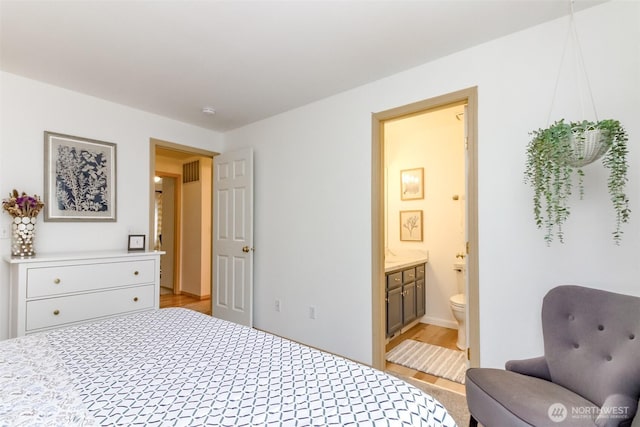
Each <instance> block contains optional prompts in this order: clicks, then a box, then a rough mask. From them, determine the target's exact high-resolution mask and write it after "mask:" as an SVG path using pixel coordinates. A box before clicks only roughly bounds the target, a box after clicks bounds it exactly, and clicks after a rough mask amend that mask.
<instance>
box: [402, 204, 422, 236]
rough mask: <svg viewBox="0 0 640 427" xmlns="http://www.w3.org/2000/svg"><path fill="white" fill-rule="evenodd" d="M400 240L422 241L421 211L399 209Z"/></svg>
mask: <svg viewBox="0 0 640 427" xmlns="http://www.w3.org/2000/svg"><path fill="white" fill-rule="evenodd" d="M400 240H401V241H404V242H422V211H400Z"/></svg>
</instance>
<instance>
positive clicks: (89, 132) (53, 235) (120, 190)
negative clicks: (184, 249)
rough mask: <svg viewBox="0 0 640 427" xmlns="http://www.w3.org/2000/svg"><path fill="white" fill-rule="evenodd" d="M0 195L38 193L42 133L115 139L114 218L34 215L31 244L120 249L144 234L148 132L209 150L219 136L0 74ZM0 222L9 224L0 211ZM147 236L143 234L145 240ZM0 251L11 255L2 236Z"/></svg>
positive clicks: (2, 291)
mask: <svg viewBox="0 0 640 427" xmlns="http://www.w3.org/2000/svg"><path fill="white" fill-rule="evenodd" d="M0 93H1V96H0V196H2V198H6V197H7V196H8V194H9V192H10V191H11V190H12V189H13V188H16V189H17V190H18V191H25V192H27V193H29V194H33V193H36V194H39V195H41V196H42V194H43V185H44V184H43V182H44V176H43V164H44V157H43V152H44V149H43V147H44V142H43V141H44V135H43V132H44V131H52V132H59V133H64V134H70V135H75V136H81V137H85V138H92V139H97V140H101V141H108V142H114V143H116V144H117V222H110V223H109V222H104V223H78V222H71V223H63V222H46V223H45V222H43V218H44V215H42V214H41V215H39V217H38V223H37V225H36V226H37V231H36V233H37V234H36V238H35V249H36V251H37V252H39V253H46V252H64V251H79V250H82V251H84V250H116V249H122V250H126V248H127V235H128V234H130V233H134V234H135V233H139V234H148V232H149V188H150V186H149V139H150V138H152V137H154V138H158V139H161V140H164V141H171V142H175V143H180V144H184V145H190V146H193V147H198V148H202V149H206V150H211V151H219V150H220V149H221V147H222V135H221V134H219V133H216V132H212V131H209V130H206V129H202V128H198V127H195V126H190V125H187V124H184V123H181V122H177V121H174V120H169V119H166V118H163V117H160V116H156V115H153V114H149V113H146V112H142V111H139V110H135V109H132V108H129V107H125V106H122V105H118V104H114V103H111V102H107V101H105V100H101V99H98V98H94V97H90V96H86V95H82V94H79V93H77V92H71V91H68V90H65V89H61V88H58V87H55V86H51V85H47V84H43V83H40V82H36V81H33V80H29V79H25V78H22V77H19V76H16V75H13V74H9V73H5V72H1V73H0ZM0 221H1V222H0V224H1V225H2V226H3V227H4V226H7V227H8V224H9V221H10V218H9V215H7V214H2V215H0ZM147 241H149V239H147ZM0 254H1V255H2V257H8V256H10V242H9V240H0ZM8 280H9V273H8V268H7V264H6V263H4V262H1V263H0V284H1V286H0V339H3V338H6V337H7V335H8Z"/></svg>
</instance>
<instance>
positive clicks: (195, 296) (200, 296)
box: [178, 291, 211, 301]
mask: <svg viewBox="0 0 640 427" xmlns="http://www.w3.org/2000/svg"><path fill="white" fill-rule="evenodd" d="M178 295H186V296H189V297H192V298H195V299H198V300H200V301H204V300H208V299H211V295H196V294H192V293H189V292H185V291H182V292H180V293H179V294H178Z"/></svg>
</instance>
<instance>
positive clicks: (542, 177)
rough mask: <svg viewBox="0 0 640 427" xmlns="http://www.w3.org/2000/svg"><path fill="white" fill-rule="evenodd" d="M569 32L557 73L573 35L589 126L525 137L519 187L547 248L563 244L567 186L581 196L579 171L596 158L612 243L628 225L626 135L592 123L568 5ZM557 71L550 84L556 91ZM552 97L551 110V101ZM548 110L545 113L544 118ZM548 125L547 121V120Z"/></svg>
mask: <svg viewBox="0 0 640 427" xmlns="http://www.w3.org/2000/svg"><path fill="white" fill-rule="evenodd" d="M569 26H570V30H571V31H569V34H568V36H567V41H566V43H565V49H564V51H563V52H562V59H561V61H560V70H561V69H562V62H563V60H564V56H565V53H566V48H567V45H568V42H569V37H570V36H573V39H574V42H575V46H576V49H577V53H578V55H577V56H578V58H579V60H580V61H579V65H580V66H581V67H582V71H583V73H584V77H585V81H586V83H587V89H588V93H589V96H590V100H591V106H592V108H593V112H594V115H595V117H596V120H595V121H587V120H583V121H579V122H569V123H566V122H565V121H564V119H561V120H559V121H556V122H555V123H553V125H551V126H549V127H548V128H546V129H538V130H537V131H533V132H531V135H532V137H533V138H532V139H531V141H530V142H529V145H528V146H527V163H526V170H525V182H526V183H528V184H529V185H531V187H532V188H533V212H534V217H535V222H536V225H537V226H538V228H544V230H545V236H544V239H545V241H546V242H547V245H549V244H551V242H552V241H553V238H554V236H555V237H557V238H558V240H560V243H564V233H563V230H562V225H563V224H564V223H565V221H566V220H567V218H568V217H569V213H570V210H569V196H570V195H571V191H572V188H573V181H574V180H575V178H577V180H578V187H579V192H580V198H582V195H583V194H584V185H583V177H584V172H583V170H582V167H584V166H587V165H589V164H591V163H593V162H595V161H596V160H598V159H600V158H602V164H603V165H604V167H605V168H607V169H609V178H608V180H607V188H608V190H609V196H610V198H611V202H612V204H613V209H614V211H615V216H616V218H615V229H614V231H613V240H614V242H615V243H616V244H620V240H621V238H622V230H621V226H622V224H624V223H626V222H628V220H629V214H630V212H631V211H630V210H629V200H628V198H627V195H626V193H625V185H626V183H627V168H628V166H627V159H626V156H627V140H628V138H627V133H626V131H625V130H624V128H623V127H622V125H621V124H620V122H619V121H617V120H601V121H599V120H598V119H597V117H598V114H597V112H596V108H595V103H594V102H593V95H592V93H591V87H590V86H589V79H588V77H587V72H586V67H585V66H584V60H583V59H582V52H581V50H580V43H579V41H578V35H577V32H576V29H575V22H574V18H573V2H572V3H571V14H570V21H569ZM559 81H560V72H558V79H557V80H556V87H555V91H556V92H557V89H558V83H559ZM556 92H554V95H553V99H552V102H551V106H552V107H553V101H554V100H555V94H556ZM550 116H551V111H550V112H549V117H550ZM547 122H549V120H548V121H547Z"/></svg>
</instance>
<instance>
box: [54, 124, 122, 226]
mask: <svg viewBox="0 0 640 427" xmlns="http://www.w3.org/2000/svg"><path fill="white" fill-rule="evenodd" d="M44 206H45V209H44V211H45V215H44V220H45V221H115V220H116V144H114V143H111V142H104V141H97V140H95V139H89V138H81V137H78V136H71V135H64V134H60V133H54V132H45V133H44Z"/></svg>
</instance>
